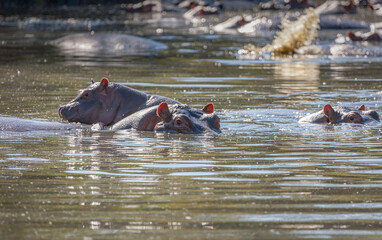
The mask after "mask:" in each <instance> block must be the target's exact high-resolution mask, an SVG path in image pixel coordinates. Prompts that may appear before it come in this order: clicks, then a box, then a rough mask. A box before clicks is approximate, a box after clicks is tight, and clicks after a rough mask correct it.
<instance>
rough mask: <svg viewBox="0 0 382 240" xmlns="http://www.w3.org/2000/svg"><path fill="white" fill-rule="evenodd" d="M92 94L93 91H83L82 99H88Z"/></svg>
mask: <svg viewBox="0 0 382 240" xmlns="http://www.w3.org/2000/svg"><path fill="white" fill-rule="evenodd" d="M91 95H92V94H91V92H84V93H82V95H81V99H84V100H86V99H88V98H90V97H91Z"/></svg>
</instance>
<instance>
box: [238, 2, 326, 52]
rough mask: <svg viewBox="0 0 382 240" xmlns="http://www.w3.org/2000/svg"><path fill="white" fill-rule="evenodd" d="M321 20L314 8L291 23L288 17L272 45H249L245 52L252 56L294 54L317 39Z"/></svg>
mask: <svg viewBox="0 0 382 240" xmlns="http://www.w3.org/2000/svg"><path fill="white" fill-rule="evenodd" d="M319 23H320V18H319V16H318V14H316V13H315V12H314V9H313V8H309V9H307V10H305V12H304V14H303V15H301V16H300V17H299V18H298V19H297V20H296V21H291V20H289V19H288V16H286V17H285V18H284V19H283V20H282V22H281V31H279V32H277V33H276V37H275V39H274V40H273V41H272V44H270V45H269V44H268V45H266V46H264V47H263V48H257V47H255V46H254V45H251V44H250V45H247V46H245V47H244V50H246V51H248V52H249V53H251V54H261V53H272V54H273V55H283V54H290V53H293V52H294V51H295V50H297V49H299V48H300V47H303V46H307V45H309V44H311V42H312V41H313V40H314V39H315V38H316V37H317V31H318V29H319V28H320V25H319Z"/></svg>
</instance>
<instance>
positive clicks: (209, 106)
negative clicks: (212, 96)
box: [202, 103, 214, 114]
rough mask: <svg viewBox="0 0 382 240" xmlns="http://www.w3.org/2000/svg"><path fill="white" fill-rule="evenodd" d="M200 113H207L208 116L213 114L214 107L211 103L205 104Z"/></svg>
mask: <svg viewBox="0 0 382 240" xmlns="http://www.w3.org/2000/svg"><path fill="white" fill-rule="evenodd" d="M202 111H203V112H204V113H207V114H210V113H213V112H214V105H213V104H212V103H209V104H207V105H206V106H204V108H203V109H202Z"/></svg>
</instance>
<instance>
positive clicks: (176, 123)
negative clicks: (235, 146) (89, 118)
mask: <svg viewBox="0 0 382 240" xmlns="http://www.w3.org/2000/svg"><path fill="white" fill-rule="evenodd" d="M213 111H214V108H213V105H212V104H207V105H206V106H205V107H204V108H203V109H202V110H199V109H195V108H191V107H189V106H188V105H185V104H167V103H166V102H162V103H161V104H159V105H158V106H152V107H150V108H146V109H143V110H140V111H138V112H136V113H134V114H132V115H130V116H128V117H126V118H124V119H122V120H121V121H119V122H117V123H116V124H114V125H113V126H111V127H110V128H109V129H110V130H121V129H136V130H142V131H157V132H168V133H185V134H200V133H220V132H221V131H220V118H219V117H218V116H217V115H216V114H215V113H214V112H213ZM102 129H104V128H103V126H102V123H99V124H98V125H95V126H93V130H102Z"/></svg>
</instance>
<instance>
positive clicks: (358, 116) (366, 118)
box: [299, 104, 379, 124]
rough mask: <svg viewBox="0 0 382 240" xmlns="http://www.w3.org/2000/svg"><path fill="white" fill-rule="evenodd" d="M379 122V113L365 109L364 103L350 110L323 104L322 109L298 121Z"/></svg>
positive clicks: (335, 122) (332, 122) (334, 122)
mask: <svg viewBox="0 0 382 240" xmlns="http://www.w3.org/2000/svg"><path fill="white" fill-rule="evenodd" d="M373 121H376V122H379V115H378V113H377V112H376V111H374V110H368V111H366V109H365V105H362V106H361V107H359V108H358V109H356V110H352V109H350V108H347V107H332V106H331V105H330V104H327V105H325V106H324V109H323V110H321V111H319V112H316V113H312V114H309V115H308V116H305V117H303V118H301V119H300V121H299V122H301V123H302V122H307V123H329V124H338V123H358V124H362V123H367V122H373Z"/></svg>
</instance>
